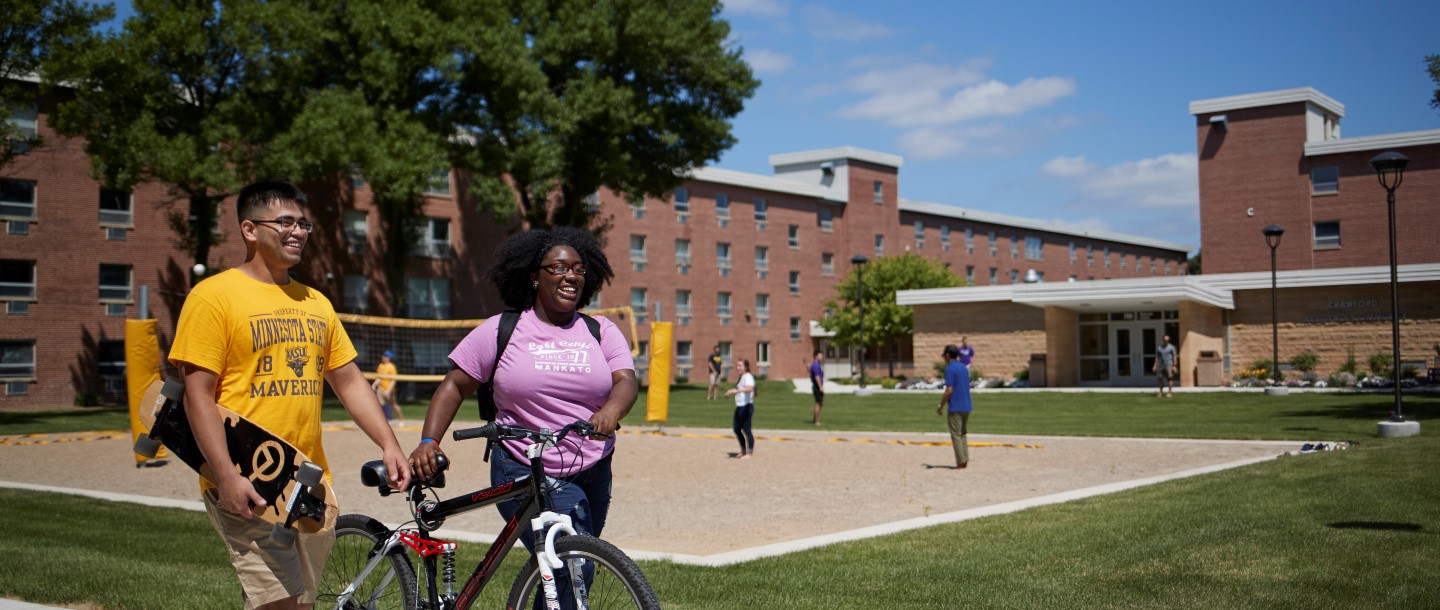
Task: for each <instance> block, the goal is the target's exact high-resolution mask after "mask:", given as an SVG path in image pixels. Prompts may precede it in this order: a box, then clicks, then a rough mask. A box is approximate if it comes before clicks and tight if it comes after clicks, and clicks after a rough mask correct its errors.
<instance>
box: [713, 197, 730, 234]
mask: <svg viewBox="0 0 1440 610" xmlns="http://www.w3.org/2000/svg"><path fill="white" fill-rule="evenodd" d="M715 217H716V218H718V219H720V228H722V229H723V228H725V227H727V226H729V225H730V196H729V195H726V194H725V193H720V194H718V195H716V196H715Z"/></svg>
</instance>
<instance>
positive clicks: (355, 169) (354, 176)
mask: <svg viewBox="0 0 1440 610" xmlns="http://www.w3.org/2000/svg"><path fill="white" fill-rule="evenodd" d="M363 188H365V172H364V171H363V170H362V169H360V164H359V163H352V164H350V190H353V191H358V190H360V189H363Z"/></svg>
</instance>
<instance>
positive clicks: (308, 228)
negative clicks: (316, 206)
mask: <svg viewBox="0 0 1440 610" xmlns="http://www.w3.org/2000/svg"><path fill="white" fill-rule="evenodd" d="M250 222H253V223H255V224H262V225H264V224H269V225H275V226H277V227H280V231H281V232H283V233H289V232H291V231H294V230H295V227H300V228H301V229H304V230H305V232H306V233H314V232H315V223H313V222H310V221H308V220H305V219H304V218H301V219H300V220H295V217H294V216H281V217H279V218H275V219H272V220H256V219H254V218H252V219H250Z"/></svg>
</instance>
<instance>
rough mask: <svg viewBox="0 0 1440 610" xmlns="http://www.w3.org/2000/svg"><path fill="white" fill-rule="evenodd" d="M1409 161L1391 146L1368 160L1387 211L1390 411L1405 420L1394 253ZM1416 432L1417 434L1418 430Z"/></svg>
mask: <svg viewBox="0 0 1440 610" xmlns="http://www.w3.org/2000/svg"><path fill="white" fill-rule="evenodd" d="M1409 164H1410V158H1409V157H1406V156H1405V155H1402V154H1400V153H1398V152H1395V151H1393V150H1387V151H1385V152H1383V153H1380V154H1378V155H1375V158H1374V159H1371V160H1370V167H1373V168H1375V172H1376V173H1377V174H1379V177H1380V186H1381V187H1384V189H1385V202H1386V205H1387V207H1388V209H1389V213H1390V344H1391V345H1390V347H1391V350H1392V351H1391V357H1392V360H1391V362H1390V365H1391V369H1392V373H1393V377H1394V379H1393V380H1392V381H1394V382H1395V411H1394V412H1392V413H1391V414H1390V421H1392V422H1403V421H1405V412H1404V411H1403V410H1402V408H1401V405H1400V272H1399V268H1398V267H1397V263H1396V256H1395V189H1397V188H1400V183H1401V182H1402V181H1404V179H1405V166H1406V165H1409ZM1416 423H1417V424H1418V423H1419V422H1416ZM1415 433H1416V434H1419V430H1418V429H1417V430H1416V431H1415Z"/></svg>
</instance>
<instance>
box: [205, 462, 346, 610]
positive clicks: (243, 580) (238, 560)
mask: <svg viewBox="0 0 1440 610" xmlns="http://www.w3.org/2000/svg"><path fill="white" fill-rule="evenodd" d="M201 495H202V496H203V497H204V500H205V512H207V513H209V514H210V524H211V525H212V526H214V527H215V531H216V532H219V533H220V538H221V539H223V540H224V541H225V547H226V548H227V549H229V551H230V563H231V565H234V566H235V575H236V576H238V577H239V578H240V593H241V595H242V596H243V597H244V600H245V608H246V609H247V610H248V609H250V608H258V607H260V606H263V605H265V604H268V603H271V602H275V601H279V600H282V599H285V598H287V597H293V596H297V595H298V596H299V602H300V603H301V604H310V603H314V602H315V592H316V591H315V590H316V583H317V582H318V581H319V579H320V575H321V574H322V571H323V570H324V569H325V558H326V557H329V556H330V547H331V546H333V545H334V544H335V530H333V529H329V530H325V531H323V532H320V533H317V534H304V533H301V534H299V535H298V536H297V537H296V540H295V544H294V545H292V546H280V545H277V544H275V543H274V542H271V541H270V529H271V525H270V523H269V522H267V521H265V520H263V519H258V518H251V517H245V516H241V515H236V514H234V513H231V512H229V511H227V510H225V509H223V508H220V505H219V504H218V501H219V497H220V496H219V493H218V492H217V491H216V490H214V489H210V490H206V491H205V492H204V493H203V494H201Z"/></svg>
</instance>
